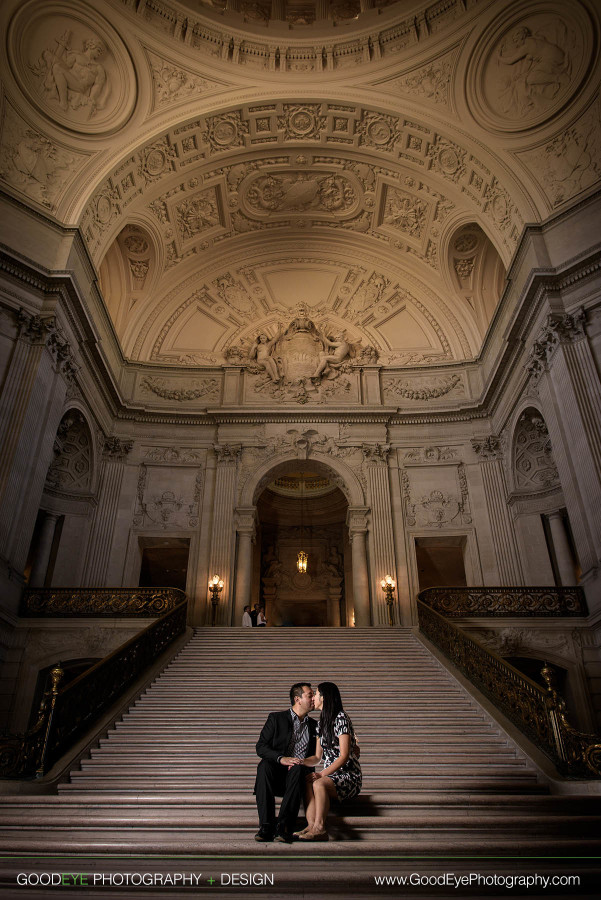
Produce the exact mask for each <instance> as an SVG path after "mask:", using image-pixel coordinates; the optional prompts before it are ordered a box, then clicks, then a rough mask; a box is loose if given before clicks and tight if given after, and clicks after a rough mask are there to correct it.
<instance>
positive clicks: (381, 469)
mask: <svg viewBox="0 0 601 900" xmlns="http://www.w3.org/2000/svg"><path fill="white" fill-rule="evenodd" d="M362 449H363V457H364V461H365V470H366V474H367V490H368V498H369V502H370V504H371V534H370V538H371V540H370V563H371V566H370V569H371V594H372V598H373V624H374V625H388V607H387V606H386V600H385V598H384V594H383V592H382V587H381V585H380V581H381V580H382V578H384V577H385V576H386V575H392V577H393V578H394V580H395V582H397V583H398V579H397V576H396V560H395V555H394V535H393V533H392V504H391V500H390V480H389V475H388V453H389V451H390V446H389V445H388V444H375V445H371V444H364V445H363V448H362ZM397 603H398V600H397V599H395V612H394V619H395V624H399V612H398V606H397Z"/></svg>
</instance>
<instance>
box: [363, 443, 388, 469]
mask: <svg viewBox="0 0 601 900" xmlns="http://www.w3.org/2000/svg"><path fill="white" fill-rule="evenodd" d="M361 451H362V453H363V459H364V460H365V462H366V463H367V465H368V466H385V465H386V464H387V462H388V454H389V453H390V444H362V445H361Z"/></svg>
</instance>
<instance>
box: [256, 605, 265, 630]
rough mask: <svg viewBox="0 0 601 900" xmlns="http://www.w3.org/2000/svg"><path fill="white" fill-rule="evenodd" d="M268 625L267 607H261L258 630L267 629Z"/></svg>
mask: <svg viewBox="0 0 601 900" xmlns="http://www.w3.org/2000/svg"><path fill="white" fill-rule="evenodd" d="M266 625H267V619H266V618H265V607H264V606H261V607H260V609H259V615H258V616H257V628H265V626H266Z"/></svg>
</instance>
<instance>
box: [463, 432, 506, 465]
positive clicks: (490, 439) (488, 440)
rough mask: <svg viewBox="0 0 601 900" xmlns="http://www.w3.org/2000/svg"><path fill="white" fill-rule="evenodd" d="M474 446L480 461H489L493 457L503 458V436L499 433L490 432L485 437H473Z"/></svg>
mask: <svg viewBox="0 0 601 900" xmlns="http://www.w3.org/2000/svg"><path fill="white" fill-rule="evenodd" d="M471 444H472V448H473V450H474V453H476V454H477V455H478V456H479V458H480V462H487V461H489V460H491V459H502V458H503V450H504V447H503V444H504V441H503V438H502V437H501V436H499V435H497V434H488V435H486V436H485V437H479V438H472V440H471Z"/></svg>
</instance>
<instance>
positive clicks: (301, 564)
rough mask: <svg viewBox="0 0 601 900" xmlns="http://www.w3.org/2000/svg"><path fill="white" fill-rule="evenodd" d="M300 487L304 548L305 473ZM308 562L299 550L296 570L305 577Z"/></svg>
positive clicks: (303, 552)
mask: <svg viewBox="0 0 601 900" xmlns="http://www.w3.org/2000/svg"><path fill="white" fill-rule="evenodd" d="M299 487H300V490H301V527H300V542H301V546H302V544H303V536H304V533H305V528H304V521H303V520H304V517H303V511H304V506H305V473H304V472H301V477H300V484H299ZM308 561H309V557H308V556H307V554H306V552H305V551H304V550H299V551H298V553H297V556H296V568H297V571H298V572H299V573H300V574H301V575H305V574H306V572H307V563H308Z"/></svg>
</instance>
